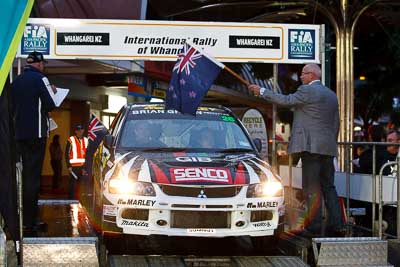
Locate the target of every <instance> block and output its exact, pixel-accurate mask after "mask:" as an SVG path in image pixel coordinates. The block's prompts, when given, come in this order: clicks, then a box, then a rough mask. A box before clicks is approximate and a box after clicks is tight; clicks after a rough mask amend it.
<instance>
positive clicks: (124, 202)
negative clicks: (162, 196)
mask: <svg viewBox="0 0 400 267" xmlns="http://www.w3.org/2000/svg"><path fill="white" fill-rule="evenodd" d="M155 203H156V201H155V200H144V199H126V200H125V199H122V198H120V199H118V201H117V204H120V205H134V206H146V207H153V206H154V204H155Z"/></svg>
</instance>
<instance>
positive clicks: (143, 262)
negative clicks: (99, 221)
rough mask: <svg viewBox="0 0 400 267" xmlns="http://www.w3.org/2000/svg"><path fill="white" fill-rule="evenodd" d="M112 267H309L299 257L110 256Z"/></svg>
mask: <svg viewBox="0 0 400 267" xmlns="http://www.w3.org/2000/svg"><path fill="white" fill-rule="evenodd" d="M108 262H109V265H110V267H114V266H115V267H117V266H118V267H128V266H129V267H148V266H152V267H211V266H215V267H217V266H218V267H284V266H285V267H303V266H304V267H307V266H308V265H307V264H305V263H304V262H303V261H301V260H300V259H299V258H297V257H287V256H241V257H190V256H187V257H183V256H116V255H113V256H110V257H109V260H108Z"/></svg>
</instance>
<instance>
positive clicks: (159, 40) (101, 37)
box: [18, 18, 320, 64]
mask: <svg viewBox="0 0 400 267" xmlns="http://www.w3.org/2000/svg"><path fill="white" fill-rule="evenodd" d="M319 36H320V26H319V25H305V24H273V23H234V22H190V21H189V22H185V21H151V20H145V21H143V20H88V19H87V20H83V19H39V18H32V19H29V21H28V24H27V26H26V29H25V32H24V36H23V39H22V41H21V47H20V51H19V53H18V57H26V55H27V54H28V53H29V52H31V51H33V50H36V51H40V52H42V53H43V54H44V55H45V57H46V59H121V60H122V59H125V60H153V61H176V56H177V54H179V53H180V52H181V49H182V47H183V45H184V44H185V43H186V42H187V41H189V42H190V43H191V44H193V45H195V46H196V47H199V48H201V49H204V50H205V51H206V52H208V53H210V54H212V55H213V56H214V57H215V58H216V59H217V60H219V61H221V62H263V63H296V64H302V63H319V62H320V42H319V38H320V37H319Z"/></svg>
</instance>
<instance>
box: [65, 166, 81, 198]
mask: <svg viewBox="0 0 400 267" xmlns="http://www.w3.org/2000/svg"><path fill="white" fill-rule="evenodd" d="M83 168H84V167H83V166H77V167H72V171H73V173H74V174H75V175H76V176H77V177H78V179H76V178H75V177H74V176H73V175H72V174H70V175H69V188H68V197H69V199H77V200H79V198H80V191H81V180H82V169H83Z"/></svg>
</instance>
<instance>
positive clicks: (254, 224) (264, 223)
mask: <svg viewBox="0 0 400 267" xmlns="http://www.w3.org/2000/svg"><path fill="white" fill-rule="evenodd" d="M253 226H254V227H271V223H270V222H259V223H253Z"/></svg>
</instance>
